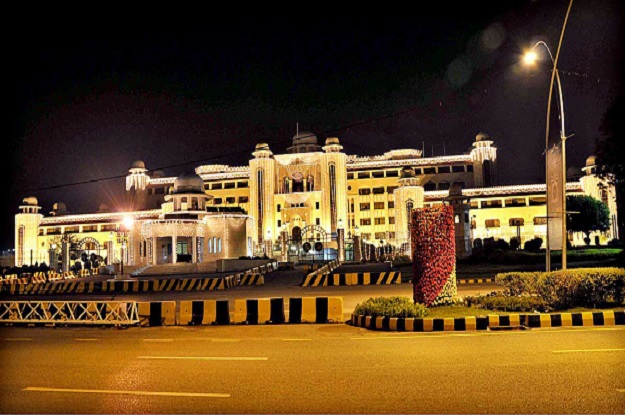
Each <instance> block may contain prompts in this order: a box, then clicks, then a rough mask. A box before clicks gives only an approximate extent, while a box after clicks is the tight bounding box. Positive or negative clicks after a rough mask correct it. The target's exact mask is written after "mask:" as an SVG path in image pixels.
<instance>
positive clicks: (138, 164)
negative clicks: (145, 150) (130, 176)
mask: <svg viewBox="0 0 625 415" xmlns="http://www.w3.org/2000/svg"><path fill="white" fill-rule="evenodd" d="M131 169H145V163H144V162H143V161H141V160H136V161H135V162H134V163H132V167H131Z"/></svg>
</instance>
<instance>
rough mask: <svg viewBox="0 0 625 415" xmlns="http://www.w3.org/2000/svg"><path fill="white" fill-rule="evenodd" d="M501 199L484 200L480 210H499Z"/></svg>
mask: <svg viewBox="0 0 625 415" xmlns="http://www.w3.org/2000/svg"><path fill="white" fill-rule="evenodd" d="M500 207H501V199H493V200H484V201H482V209H485V208H500Z"/></svg>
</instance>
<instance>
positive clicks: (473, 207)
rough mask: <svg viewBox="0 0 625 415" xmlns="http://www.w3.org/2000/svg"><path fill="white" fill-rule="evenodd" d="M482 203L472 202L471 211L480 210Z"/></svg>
mask: <svg viewBox="0 0 625 415" xmlns="http://www.w3.org/2000/svg"><path fill="white" fill-rule="evenodd" d="M479 208H480V202H471V209H479Z"/></svg>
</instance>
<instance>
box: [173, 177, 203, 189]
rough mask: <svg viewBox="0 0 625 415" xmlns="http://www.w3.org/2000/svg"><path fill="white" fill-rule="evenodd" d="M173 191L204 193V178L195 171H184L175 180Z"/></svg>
mask: <svg viewBox="0 0 625 415" xmlns="http://www.w3.org/2000/svg"><path fill="white" fill-rule="evenodd" d="M172 193H174V194H178V193H204V180H202V178H201V177H200V176H198V175H197V174H196V173H195V172H187V173H183V174H181V175H180V176H178V177H177V178H176V180H174V191H173V192H172Z"/></svg>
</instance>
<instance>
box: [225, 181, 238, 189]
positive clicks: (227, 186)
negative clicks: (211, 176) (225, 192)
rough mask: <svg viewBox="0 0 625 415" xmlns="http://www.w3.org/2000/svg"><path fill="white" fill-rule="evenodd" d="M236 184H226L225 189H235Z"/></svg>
mask: <svg viewBox="0 0 625 415" xmlns="http://www.w3.org/2000/svg"><path fill="white" fill-rule="evenodd" d="M235 184H236V183H235V182H228V183H224V189H234V186H235Z"/></svg>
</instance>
